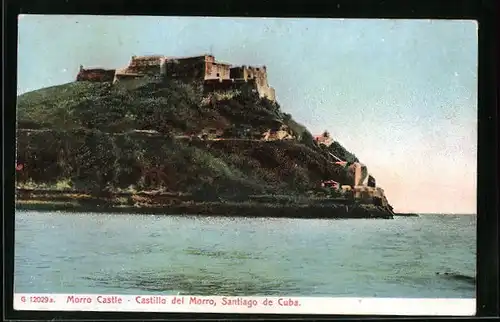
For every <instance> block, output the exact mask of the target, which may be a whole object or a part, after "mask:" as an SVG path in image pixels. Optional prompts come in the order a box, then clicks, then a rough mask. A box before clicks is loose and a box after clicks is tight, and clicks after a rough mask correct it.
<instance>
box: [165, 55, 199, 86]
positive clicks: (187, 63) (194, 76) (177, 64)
mask: <svg viewBox="0 0 500 322" xmlns="http://www.w3.org/2000/svg"><path fill="white" fill-rule="evenodd" d="M165 69H166V75H167V77H172V78H178V79H181V80H184V81H193V80H199V81H201V80H204V79H205V75H206V69H207V64H206V61H205V56H199V57H189V58H182V59H168V60H167V62H166V66H165Z"/></svg>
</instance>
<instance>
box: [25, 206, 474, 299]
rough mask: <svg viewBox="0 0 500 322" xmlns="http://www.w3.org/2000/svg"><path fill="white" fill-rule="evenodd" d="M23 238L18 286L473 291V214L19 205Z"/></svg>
mask: <svg viewBox="0 0 500 322" xmlns="http://www.w3.org/2000/svg"><path fill="white" fill-rule="evenodd" d="M15 238H16V243H15V291H16V292H27V293H31V292H37V293H44V292H50V293H94V294H95V293H108V294H166V295H169V294H178V293H180V294H191V295H234V296H244V295H247V296H251V295H255V296H257V295H269V296H280V295H289V296H363V297H456V298H458V297H461V298H474V297H475V284H474V281H473V280H470V279H472V278H473V277H474V276H475V267H476V217H475V216H467V215H461V216H453V215H423V216H420V217H397V218H396V219H394V220H373V219H371V220H363V219H353V220H302V219H266V218H262V219H256V218H222V217H221V218H219V217H196V216H189V217H187V216H154V215H125V214H119V215H114V214H113V215H112V214H87V213H79V214H76V213H64V212H58V213H48V212H28V211H26V212H25V211H18V212H17V213H16V232H15ZM436 273H441V274H439V275H438V274H436ZM444 273H449V274H448V275H445V274H444Z"/></svg>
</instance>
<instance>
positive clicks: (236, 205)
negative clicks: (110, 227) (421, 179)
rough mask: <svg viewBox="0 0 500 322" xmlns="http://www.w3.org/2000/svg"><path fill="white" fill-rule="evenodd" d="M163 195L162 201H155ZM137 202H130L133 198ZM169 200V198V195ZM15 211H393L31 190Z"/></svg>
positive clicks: (305, 214) (343, 215) (311, 214)
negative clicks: (174, 199) (99, 195)
mask: <svg viewBox="0 0 500 322" xmlns="http://www.w3.org/2000/svg"><path fill="white" fill-rule="evenodd" d="M160 198H163V200H158V199H160ZM138 199H139V200H141V202H137V201H136V202H132V201H133V200H138ZM169 199H172V198H169ZM16 209H17V210H36V211H65V212H90V213H124V214H131V213H132V214H155V215H200V216H225V217H227V216H230V217H268V218H311V219H312V218H315V219H318V218H324V219H327V218H328V219H347V218H372V219H392V218H393V217H394V215H395V214H394V213H393V212H392V211H391V210H389V209H385V208H383V207H380V206H375V205H370V204H356V203H346V202H341V201H337V202H336V201H328V200H327V199H319V200H318V199H315V200H312V199H311V200H309V201H305V200H301V201H300V202H288V203H283V202H269V200H265V201H263V202H258V201H249V200H246V201H193V200H178V199H176V201H175V202H174V201H172V200H170V201H169V202H168V201H166V200H165V196H155V195H153V196H148V198H144V197H138V195H136V194H130V195H128V196H127V197H124V196H123V194H122V195H121V196H120V197H116V196H115V197H111V198H110V197H109V196H108V197H106V198H102V197H101V198H97V197H91V196H89V195H85V194H75V193H71V194H62V193H57V194H55V193H52V194H51V193H47V192H45V193H41V192H40V191H38V192H37V191H31V192H30V193H26V192H24V193H22V194H19V193H18V196H17V200H16Z"/></svg>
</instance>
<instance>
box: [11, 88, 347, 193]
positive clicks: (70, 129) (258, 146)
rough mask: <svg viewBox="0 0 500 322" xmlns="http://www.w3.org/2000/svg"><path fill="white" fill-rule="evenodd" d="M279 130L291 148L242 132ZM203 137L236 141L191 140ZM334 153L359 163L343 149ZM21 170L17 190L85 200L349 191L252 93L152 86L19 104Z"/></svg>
mask: <svg viewBox="0 0 500 322" xmlns="http://www.w3.org/2000/svg"><path fill="white" fill-rule="evenodd" d="M280 124H281V126H283V125H286V126H287V128H289V129H290V131H291V132H292V134H293V137H294V139H291V140H275V141H263V140H261V139H258V138H255V137H254V138H249V137H248V135H245V133H246V130H238V129H250V130H251V131H253V132H254V133H257V134H258V133H269V131H274V130H275V129H277V128H278V127H279V126H280ZM214 129H215V130H214ZM235 129H236V130H235ZM135 130H147V131H149V132H146V131H145V132H142V133H141V132H140V131H139V133H138V131H135ZM207 131H208V132H210V131H212V132H218V133H221V132H226V133H232V134H231V135H225V136H224V135H222V136H221V137H223V139H211V140H201V139H198V138H197V137H196V136H193V135H196V134H199V133H204V132H207ZM235 133H236V134H235ZM257 137H258V135H257ZM330 148H331V149H334V151H335V153H336V155H337V156H339V157H342V158H344V159H346V160H348V159H353V158H355V156H354V155H353V154H352V153H350V152H348V151H347V150H346V149H344V148H343V147H342V146H341V145H340V144H339V143H337V142H336V144H335V145H333V147H330ZM18 162H19V163H22V164H23V165H24V169H23V170H22V171H20V172H19V173H18V182H20V183H22V182H34V183H45V184H47V183H48V184H50V183H54V184H55V183H56V182H60V181H66V182H70V183H71V184H72V185H73V187H75V188H78V189H84V190H103V189H117V188H127V187H129V186H134V187H136V188H137V189H158V188H162V189H164V190H167V191H172V192H191V193H200V192H201V193H207V194H208V193H211V194H224V193H241V194H255V193H272V194H297V195H301V194H306V193H308V192H310V191H311V190H314V189H317V188H318V187H319V186H320V185H321V182H322V181H324V180H335V181H338V182H340V183H341V184H343V183H348V182H350V181H352V178H350V174H349V173H348V171H346V169H345V168H344V167H342V166H336V165H335V164H333V162H332V161H331V159H330V158H329V157H328V153H327V152H326V151H325V150H324V149H323V148H321V147H318V146H317V145H316V144H315V143H314V141H313V139H312V136H311V134H310V133H309V132H308V131H307V130H306V129H305V128H304V127H303V126H301V125H300V124H298V123H296V122H295V121H294V120H293V119H292V117H291V116H290V115H288V114H285V113H283V112H282V111H281V108H280V106H279V104H277V103H274V102H271V101H269V100H267V99H265V98H259V96H258V94H255V93H252V92H249V91H228V92H224V93H211V95H209V96H206V95H204V91H203V86H202V84H183V83H178V82H175V81H152V80H150V79H149V80H146V79H143V80H140V81H137V82H135V83H130V82H128V83H127V86H126V87H123V86H119V85H110V84H106V83H92V82H75V83H69V84H65V85H61V86H55V87H51V88H46V89H41V90H38V91H34V92H30V93H26V94H24V95H21V96H20V97H19V98H18Z"/></svg>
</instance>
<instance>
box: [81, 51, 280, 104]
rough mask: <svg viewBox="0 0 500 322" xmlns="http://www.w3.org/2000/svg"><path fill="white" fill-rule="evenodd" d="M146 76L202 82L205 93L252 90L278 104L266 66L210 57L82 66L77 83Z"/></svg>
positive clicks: (157, 57)
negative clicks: (96, 66) (217, 59)
mask: <svg viewBox="0 0 500 322" xmlns="http://www.w3.org/2000/svg"><path fill="white" fill-rule="evenodd" d="M146 76H151V77H158V76H160V77H167V78H173V79H177V80H181V81H185V82H192V81H202V82H203V84H204V88H205V90H206V91H217V90H228V89H239V88H241V87H242V86H250V87H251V88H252V90H254V91H256V92H257V93H258V94H259V96H260V97H266V98H267V99H269V100H271V101H273V102H274V101H275V100H276V96H275V91H274V88H272V87H270V86H269V83H268V81H267V69H266V66H260V67H254V66H245V65H244V66H233V65H231V64H227V63H223V62H218V61H216V60H215V57H214V56H213V55H209V54H205V55H201V56H193V57H169V56H163V55H149V56H132V59H131V60H130V63H129V65H128V66H126V67H123V68H117V69H102V68H92V69H85V68H83V66H80V71H79V73H78V75H77V77H76V80H77V81H97V82H113V83H117V82H126V81H127V80H132V79H138V78H142V77H146Z"/></svg>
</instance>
